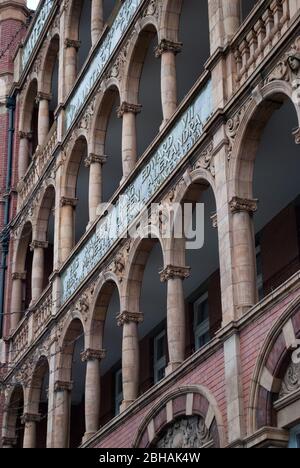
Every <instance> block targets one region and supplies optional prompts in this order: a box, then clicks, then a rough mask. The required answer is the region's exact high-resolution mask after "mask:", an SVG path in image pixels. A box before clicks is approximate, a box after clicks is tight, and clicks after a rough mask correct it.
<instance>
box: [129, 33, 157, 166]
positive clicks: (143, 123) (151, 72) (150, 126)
mask: <svg viewBox="0 0 300 468" xmlns="http://www.w3.org/2000/svg"><path fill="white" fill-rule="evenodd" d="M157 45H158V39H157V32H156V30H155V28H154V27H152V26H148V27H147V28H146V29H145V30H144V31H143V32H142V33H141V35H140V38H139V41H138V43H137V45H136V49H135V53H134V58H133V64H132V67H133V68H132V71H131V75H132V76H131V75H130V81H131V83H129V86H132V87H133V91H132V93H130V97H131V100H133V101H134V102H131V104H135V103H136V104H140V105H141V106H142V111H141V113H140V114H138V115H137V120H136V132H137V157H138V158H139V157H141V156H142V155H143V153H144V152H145V150H146V149H147V148H148V146H149V145H150V143H151V142H152V141H153V139H154V138H155V137H156V135H157V134H158V133H159V129H160V126H161V124H162V120H163V116H162V102H161V95H160V89H161V83H160V80H161V77H160V76H161V75H160V74H161V64H160V59H158V58H156V57H155V49H156V48H157ZM134 91H135V92H136V93H137V97H135V96H134V95H135V92H134ZM135 101H136V102H135Z"/></svg>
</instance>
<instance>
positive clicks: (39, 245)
mask: <svg viewBox="0 0 300 468" xmlns="http://www.w3.org/2000/svg"><path fill="white" fill-rule="evenodd" d="M48 246H49V243H48V242H46V241H38V240H34V241H32V242H31V244H30V246H29V247H30V250H31V251H33V250H35V249H47V248H48Z"/></svg>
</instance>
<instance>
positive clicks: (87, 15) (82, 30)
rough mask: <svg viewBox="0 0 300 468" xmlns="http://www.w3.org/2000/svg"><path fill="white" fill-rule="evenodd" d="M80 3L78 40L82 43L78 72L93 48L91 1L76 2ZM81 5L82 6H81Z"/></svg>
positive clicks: (79, 52) (79, 51)
mask: <svg viewBox="0 0 300 468" xmlns="http://www.w3.org/2000/svg"><path fill="white" fill-rule="evenodd" d="M75 3H78V6H77V8H79V9H80V19H79V27H78V40H79V41H80V47H79V50H78V68H77V72H80V70H81V68H82V66H83V64H84V62H85V61H86V59H87V57H88V55H89V53H90V50H91V47H92V38H91V13H92V10H91V3H92V2H91V0H81V1H80V2H79V1H76V2H75ZM79 3H81V5H79Z"/></svg>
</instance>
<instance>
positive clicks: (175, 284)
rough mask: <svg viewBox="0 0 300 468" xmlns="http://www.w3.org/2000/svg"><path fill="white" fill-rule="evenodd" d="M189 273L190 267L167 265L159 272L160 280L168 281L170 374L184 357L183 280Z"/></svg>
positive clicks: (167, 372) (168, 371) (167, 370)
mask: <svg viewBox="0 0 300 468" xmlns="http://www.w3.org/2000/svg"><path fill="white" fill-rule="evenodd" d="M189 275H190V268H187V267H176V266H173V265H168V266H167V267H166V268H165V269H164V270H163V271H162V272H161V273H160V278H161V282H163V283H164V282H167V283H168V292H167V296H168V297H167V330H168V333H167V335H168V349H169V359H170V362H169V365H168V367H167V369H166V374H167V375H168V374H170V373H171V372H173V371H174V370H175V369H177V367H178V366H180V364H181V363H182V362H183V361H184V359H185V306H184V294H183V280H184V279H186V278H188V277H189Z"/></svg>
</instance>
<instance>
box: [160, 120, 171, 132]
mask: <svg viewBox="0 0 300 468" xmlns="http://www.w3.org/2000/svg"><path fill="white" fill-rule="evenodd" d="M169 121H170V120H169V119H165V120H163V121H162V124H161V126H160V127H159V131H160V132H162V131H163V129H164V128H165V126H166V125H167V124H168V123H169Z"/></svg>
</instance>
